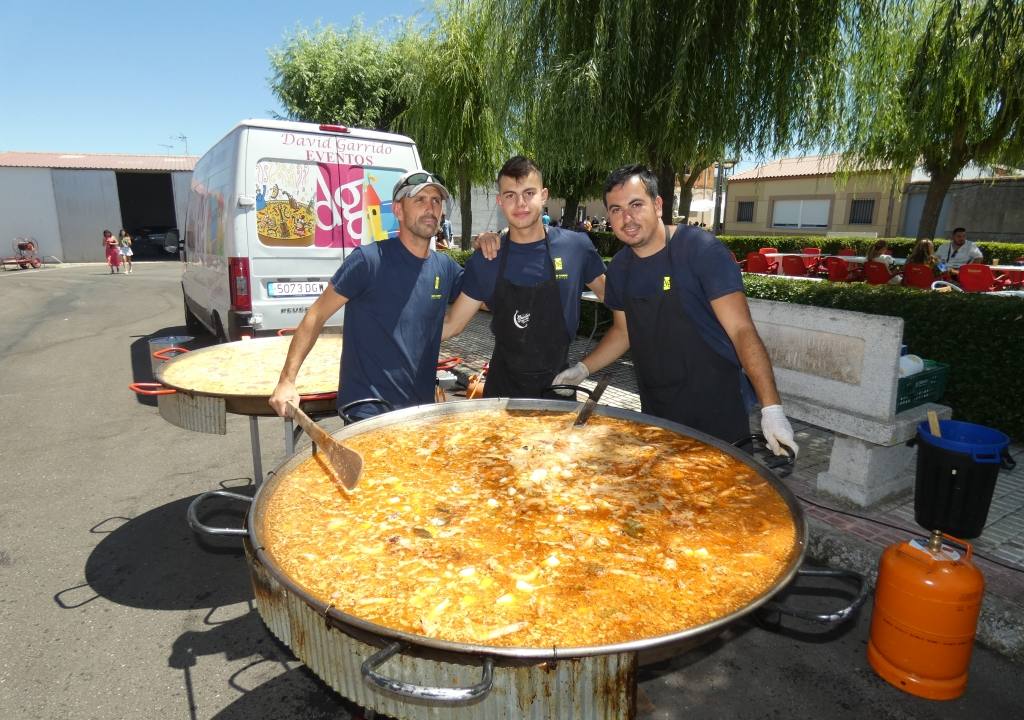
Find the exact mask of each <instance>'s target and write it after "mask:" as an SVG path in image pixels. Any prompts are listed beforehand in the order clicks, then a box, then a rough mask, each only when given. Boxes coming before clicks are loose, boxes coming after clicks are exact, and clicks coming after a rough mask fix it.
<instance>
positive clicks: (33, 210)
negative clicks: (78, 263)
mask: <svg viewBox="0 0 1024 720" xmlns="http://www.w3.org/2000/svg"><path fill="white" fill-rule="evenodd" d="M16 237H31V238H35V241H36V245H37V246H38V248H39V254H40V255H41V256H43V257H46V256H51V255H52V256H54V257H56V258H58V259H60V260H63V259H64V258H63V255H64V252H63V249H62V248H61V242H60V226H59V224H58V222H57V209H56V205H55V203H54V197H53V182H52V180H51V177H50V170H49V169H46V168H8V167H0V255H11V254H13V252H12V251H13V249H14V248H13V245H14V238H16Z"/></svg>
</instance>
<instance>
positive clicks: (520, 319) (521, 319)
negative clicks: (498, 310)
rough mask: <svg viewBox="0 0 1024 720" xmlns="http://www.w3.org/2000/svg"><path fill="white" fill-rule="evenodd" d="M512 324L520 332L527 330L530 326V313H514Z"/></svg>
mask: <svg viewBox="0 0 1024 720" xmlns="http://www.w3.org/2000/svg"><path fill="white" fill-rule="evenodd" d="M512 322H513V324H515V326H516V327H517V328H519V329H520V330H525V329H526V326H527V325H529V324H530V313H521V312H519V311H518V310H516V311H515V312H513V313H512Z"/></svg>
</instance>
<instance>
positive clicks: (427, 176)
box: [392, 172, 447, 197]
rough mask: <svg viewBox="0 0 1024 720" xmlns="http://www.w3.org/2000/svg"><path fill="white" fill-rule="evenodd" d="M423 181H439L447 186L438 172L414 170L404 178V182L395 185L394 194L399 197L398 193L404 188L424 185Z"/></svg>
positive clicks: (443, 185) (441, 184) (439, 183)
mask: <svg viewBox="0 0 1024 720" xmlns="http://www.w3.org/2000/svg"><path fill="white" fill-rule="evenodd" d="M423 183H437V184H438V185H440V186H441V187H447V186H446V185H445V183H444V178H442V177H441V176H440V175H438V174H437V173H428V172H414V173H413V174H412V175H409V176H408V177H406V178H405V179H404V180H402V182H400V183H398V185H397V186H395V189H394V191H393V192H392V196H393V197H398V193H400V192H401V191H402V190H403V189H404V188H407V187H416V186H417V185H422V184H423Z"/></svg>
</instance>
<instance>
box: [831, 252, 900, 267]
mask: <svg viewBox="0 0 1024 720" xmlns="http://www.w3.org/2000/svg"><path fill="white" fill-rule="evenodd" d="M827 257H837V258H839V259H840V260H845V261H846V262H852V263H858V264H864V263H866V262H867V261H868V258H867V256H866V255H828V256H827ZM879 262H881V260H879ZM892 264H893V265H899V266H900V267H902V266H904V265H906V264H907V259H906V258H893V259H892Z"/></svg>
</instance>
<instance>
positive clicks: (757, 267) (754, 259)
mask: <svg viewBox="0 0 1024 720" xmlns="http://www.w3.org/2000/svg"><path fill="white" fill-rule="evenodd" d="M746 272H748V273H755V274H757V275H771V274H773V272H774V271H773V270H772V268H771V265H769V264H768V260H767V259H766V258H765V257H764V255H758V254H757V253H750V254H749V255H747V269H746Z"/></svg>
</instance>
